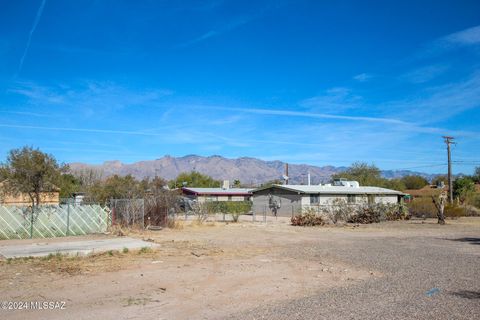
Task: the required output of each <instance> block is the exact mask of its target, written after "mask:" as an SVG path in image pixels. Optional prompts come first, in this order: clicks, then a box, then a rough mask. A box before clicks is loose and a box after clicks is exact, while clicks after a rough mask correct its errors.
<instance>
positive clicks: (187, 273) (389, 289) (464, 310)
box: [0, 218, 480, 319]
mask: <svg viewBox="0 0 480 320" xmlns="http://www.w3.org/2000/svg"><path fill="white" fill-rule="evenodd" d="M129 236H132V237H138V238H141V239H145V240H149V241H153V242H155V243H158V244H160V248H159V249H157V250H141V251H131V250H130V251H128V252H123V251H122V252H108V253H104V254H97V255H95V256H91V257H86V258H81V257H70V258H67V257H62V256H51V257H47V258H36V259H16V260H4V261H2V262H0V288H1V292H0V300H2V301H65V307H66V309H65V310H51V311H50V310H36V311H34V310H17V311H11V310H0V315H1V318H2V319H42V318H48V319H87V318H104V319H140V318H141V319H212V318H238V319H245V318H248V319H254V318H270V319H279V318H285V319H302V318H313V317H315V318H325V319H333V318H338V319H349V318H382V319H389V318H392V319H394V318H396V319H402V318H412V319H413V318H416V319H422V318H429V317H430V318H431V317H432V316H433V318H436V319H438V318H444V319H452V318H459V319H462V318H464V319H472V318H475V317H476V316H480V307H479V305H480V273H479V271H478V265H479V264H478V263H479V262H480V259H479V258H480V245H479V244H480V243H479V241H480V219H479V218H462V219H460V220H455V221H448V224H447V225H446V226H438V225H437V224H435V222H434V221H433V220H427V221H407V222H388V223H381V224H374V225H362V226H353V225H349V226H345V227H319V228H302V227H292V226H290V225H289V224H288V220H279V221H277V222H275V223H268V224H262V223H255V224H253V223H247V222H243V223H238V224H233V223H231V224H227V225H225V224H220V223H217V224H215V225H204V226H186V227H184V228H182V229H168V230H162V231H150V232H145V233H131V234H129ZM452 240H455V241H452ZM55 241H58V239H56V240H55ZM125 251H126V250H125ZM457 263H458V265H457ZM457 267H458V269H457ZM435 288H437V289H438V291H437V290H433V291H432V289H435ZM368 292H372V293H371V294H367V293H368ZM462 292H463V293H464V296H463V297H462V296H461V293H462ZM387 294H388V295H387ZM379 296H380V297H381V299H382V303H379V302H378V299H379ZM356 304H358V305H356ZM439 305H440V306H439ZM412 310H413V311H412ZM432 310H433V311H432ZM407 311H408V312H407Z"/></svg>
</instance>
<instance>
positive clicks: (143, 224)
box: [142, 199, 145, 229]
mask: <svg viewBox="0 0 480 320" xmlns="http://www.w3.org/2000/svg"><path fill="white" fill-rule="evenodd" d="M142 228H143V229H145V199H142Z"/></svg>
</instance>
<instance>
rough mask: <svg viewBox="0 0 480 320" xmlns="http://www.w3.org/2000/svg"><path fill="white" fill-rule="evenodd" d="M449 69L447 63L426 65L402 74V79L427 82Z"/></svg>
mask: <svg viewBox="0 0 480 320" xmlns="http://www.w3.org/2000/svg"><path fill="white" fill-rule="evenodd" d="M448 69H449V67H448V66H447V65H430V66H425V67H421V68H418V69H415V70H413V71H410V72H407V73H405V74H403V75H401V76H400V79H401V80H406V81H408V82H411V83H415V84H420V83H425V82H428V81H430V80H433V79H435V78H436V77H438V76H440V75H442V74H444V73H445V72H446V71H447V70H448Z"/></svg>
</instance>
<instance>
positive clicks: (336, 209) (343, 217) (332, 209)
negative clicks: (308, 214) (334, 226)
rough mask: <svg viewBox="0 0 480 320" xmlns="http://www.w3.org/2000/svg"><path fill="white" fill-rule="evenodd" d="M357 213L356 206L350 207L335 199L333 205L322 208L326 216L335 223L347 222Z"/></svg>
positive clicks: (343, 201) (344, 202)
mask: <svg viewBox="0 0 480 320" xmlns="http://www.w3.org/2000/svg"><path fill="white" fill-rule="evenodd" d="M355 211H356V207H355V206H351V205H348V204H347V202H346V201H345V200H343V199H335V200H334V201H333V203H332V205H329V206H325V207H323V208H322V212H324V214H325V216H326V217H328V219H330V220H331V221H332V222H333V223H337V222H338V221H347V220H348V219H349V217H350V216H352V215H354V214H355Z"/></svg>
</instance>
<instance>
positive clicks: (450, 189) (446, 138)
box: [443, 136, 455, 204]
mask: <svg viewBox="0 0 480 320" xmlns="http://www.w3.org/2000/svg"><path fill="white" fill-rule="evenodd" d="M443 139H444V141H445V143H446V144H447V153H448V202H450V204H452V203H453V182H452V157H451V155H450V145H451V144H452V143H455V142H453V140H454V139H455V138H454V137H449V136H443Z"/></svg>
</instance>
